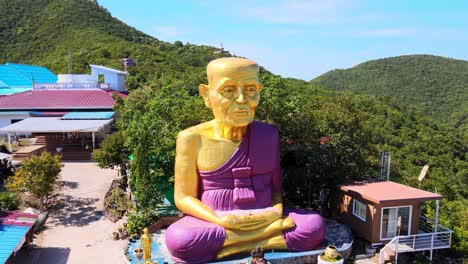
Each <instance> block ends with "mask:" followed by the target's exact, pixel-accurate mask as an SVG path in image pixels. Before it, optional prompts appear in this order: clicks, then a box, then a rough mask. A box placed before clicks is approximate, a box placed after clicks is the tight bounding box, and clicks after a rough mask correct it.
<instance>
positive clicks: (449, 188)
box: [0, 0, 468, 255]
mask: <svg viewBox="0 0 468 264" xmlns="http://www.w3.org/2000/svg"><path fill="white" fill-rule="evenodd" d="M214 50H215V48H214V47H209V46H195V45H190V44H183V43H181V42H180V41H176V42H174V43H167V42H164V41H162V40H158V39H156V38H153V37H151V36H148V35H145V34H144V33H142V32H140V31H138V30H136V29H134V28H132V27H129V26H127V25H126V24H124V23H123V22H121V21H119V20H118V19H115V18H113V17H112V16H111V14H110V13H109V12H108V11H106V10H105V9H104V8H102V7H100V6H98V5H97V4H96V3H95V2H94V1H90V0H0V63H4V62H7V61H11V62H16V63H31V64H37V65H43V66H46V67H48V68H50V69H51V70H52V71H54V72H55V73H67V72H68V67H67V55H68V52H70V53H71V54H72V65H73V72H74V73H83V72H86V71H88V70H89V69H88V67H87V64H103V65H107V66H110V67H114V68H119V67H120V59H121V58H123V57H130V58H133V59H134V60H135V61H136V63H137V66H136V67H134V68H131V69H130V70H129V73H130V76H129V77H128V78H127V88H128V90H129V91H130V94H129V96H128V97H127V99H126V100H125V101H123V102H120V101H119V103H118V104H117V106H116V109H115V110H116V112H117V114H118V115H119V116H120V119H118V122H117V128H118V129H119V130H120V131H121V132H122V134H123V135H124V136H125V141H126V146H127V147H128V148H129V150H130V151H132V152H133V153H134V156H135V160H134V162H133V164H132V170H133V172H132V177H133V179H135V178H137V177H138V178H137V180H136V181H134V182H136V183H138V182H140V183H141V184H142V185H143V188H142V190H146V193H144V194H141V193H140V194H139V193H138V191H136V192H135V193H136V194H138V195H136V196H135V197H138V199H140V198H141V199H146V198H147V199H149V200H150V201H149V202H148V201H147V202H148V204H150V202H151V200H157V197H159V196H158V192H159V191H160V190H159V187H161V185H158V187H157V188H156V187H154V188H151V187H150V186H151V184H155V183H158V184H161V183H162V182H163V183H165V184H166V185H167V183H168V182H169V183H170V180H171V177H172V175H173V169H174V151H175V136H176V134H177V132H178V131H180V130H182V129H184V128H186V127H188V126H191V125H194V124H197V123H199V122H202V121H205V120H207V119H208V118H210V113H209V110H207V109H206V108H205V107H204V105H203V103H202V100H201V99H200V98H199V97H198V92H197V90H198V85H199V84H200V83H206V76H205V66H206V64H207V63H208V62H209V61H210V60H212V59H215V58H217V57H219V56H221V55H219V54H214V53H213V51H214ZM240 55H242V54H240ZM222 56H230V54H224V55H222ZM400 58H401V60H402V62H400V64H399V63H396V64H395V65H394V63H388V65H387V64H385V65H387V66H385V67H384V66H382V64H381V63H378V62H379V61H375V62H369V63H370V64H373V63H377V65H378V66H375V67H374V66H372V67H369V69H368V70H362V72H361V71H358V72H359V73H356V74H355V75H353V76H354V77H353V78H350V79H349V80H345V78H344V77H343V78H341V75H340V74H341V72H343V76H347V75H346V74H345V73H346V72H347V71H336V72H338V73H340V74H338V75H336V76H339V77H336V78H335V79H336V80H339V81H340V82H338V81H337V83H340V85H337V86H338V87H345V86H346V85H348V84H349V85H354V83H357V81H361V80H363V79H365V80H367V79H366V78H369V80H371V79H372V80H374V79H376V80H380V79H378V78H370V77H369V76H382V75H383V73H382V72H386V71H384V70H382V69H381V68H383V69H386V68H388V69H391V71H390V70H388V72H389V73H390V72H391V73H395V74H396V73H398V74H397V76H399V77H398V78H392V77H391V76H390V75H389V76H387V77H386V78H384V79H383V80H385V81H383V80H382V81H381V83H382V84H381V86H379V87H381V88H379V89H382V90H384V88H383V87H384V85H383V84H386V83H387V82H388V83H392V84H393V83H395V84H394V86H392V87H395V88H392V89H390V88H389V89H388V90H389V91H394V90H397V88H398V89H400V88H401V89H402V91H401V92H399V93H398V94H400V93H402V94H406V93H405V92H406V91H407V90H408V91H410V90H411V91H413V90H414V89H416V88H414V89H413V88H411V89H410V88H408V87H418V88H417V89H422V88H421V87H422V86H421V82H422V80H425V79H428V80H427V81H425V83H434V84H446V83H449V84H450V85H446V86H440V87H442V88H438V89H435V91H437V92H438V93H437V95H439V96H438V97H437V100H439V99H440V98H446V97H444V96H445V95H446V94H450V95H451V96H450V97H447V98H446V99H444V101H443V102H444V103H446V102H449V101H450V100H458V101H456V102H458V105H457V104H455V103H453V104H452V103H450V105H455V106H456V107H454V108H453V109H450V108H449V107H446V105H447V104H444V107H446V108H441V109H442V110H440V112H444V111H445V112H444V113H450V115H454V116H455V117H457V118H458V120H460V122H461V123H462V121H461V120H463V118H462V115H460V114H463V111H462V109H463V108H462V105H463V104H465V109H466V99H465V100H462V99H461V98H463V96H465V98H466V92H465V93H463V91H464V90H463V87H466V86H463V85H464V84H466V81H465V83H462V82H461V81H460V80H461V78H462V77H457V76H466V75H463V73H462V71H461V70H460V67H462V66H459V64H460V65H463V67H466V64H465V62H462V61H454V60H448V59H440V58H438V57H433V56H422V57H421V58H423V59H427V60H429V61H432V60H435V61H437V63H436V62H434V65H432V66H431V67H430V68H428V69H426V68H421V67H419V66H420V64H418V63H416V62H411V60H410V61H406V60H404V59H405V57H400ZM410 58H413V57H410ZM414 58H415V59H416V60H418V61H419V59H418V58H420V56H416V57H414ZM387 60H393V59H387ZM439 60H440V61H439ZM444 63H445V64H444ZM363 65H365V64H363ZM418 65H419V66H418ZM361 66H362V65H361ZM361 66H358V67H361ZM366 67H367V66H366ZM418 67H419V68H418ZM400 68H402V69H400ZM416 68H418V69H420V72H424V76H426V77H425V78H421V77H420V75H418V74H417V71H414V69H416ZM437 68H440V71H437ZM366 69H367V68H366ZM372 69H373V70H372ZM404 69H406V70H404ZM453 72H456V73H457V74H459V75H453ZM466 72H467V73H468V71H466ZM371 73H372V74H371ZM327 75H330V76H335V75H334V72H331V73H328V74H326V75H324V76H322V77H319V78H318V79H316V80H314V81H313V82H312V83H311V82H305V81H302V80H296V79H285V78H281V77H280V76H276V75H274V74H271V73H270V72H268V71H267V70H266V69H263V68H262V70H261V81H262V83H263V84H264V89H263V91H262V102H261V104H260V106H259V109H258V114H257V117H258V118H259V119H260V120H264V121H266V122H269V123H273V124H275V125H277V126H279V127H280V131H281V138H282V167H283V175H284V177H283V181H284V184H283V186H284V189H285V201H286V202H288V203H291V204H292V205H293V206H301V207H314V206H316V204H317V200H318V197H319V195H318V192H319V191H320V190H322V189H327V188H328V189H333V188H334V186H335V185H336V184H337V183H340V182H343V181H345V180H355V179H366V178H368V177H370V176H376V175H377V174H378V172H379V168H378V165H379V157H380V155H379V152H380V151H381V150H387V151H389V152H390V153H391V154H392V162H393V164H392V175H391V177H392V180H394V181H398V182H402V183H405V184H408V185H412V186H415V187H417V186H418V183H417V181H416V177H417V175H418V174H419V171H420V169H421V168H422V166H423V165H425V164H429V165H430V166H431V169H430V170H429V173H428V175H427V178H426V179H425V180H424V182H423V183H422V185H421V186H420V188H422V189H425V190H428V191H434V190H435V188H437V190H438V191H439V192H440V193H441V194H442V195H443V196H444V201H443V202H442V208H441V223H443V224H445V225H447V226H448V227H450V228H454V229H455V231H456V232H455V234H454V238H455V242H454V244H453V245H454V247H455V248H456V250H457V252H458V253H461V254H465V255H466V254H467V253H466V252H467V250H468V243H467V242H466V241H468V226H467V222H466V221H465V220H466V218H468V200H467V199H466V198H465V197H466V196H467V195H468V194H467V191H466V190H467V185H468V162H467V160H468V156H467V153H468V147H467V143H466V139H465V138H464V137H463V136H462V135H461V134H460V132H459V131H458V130H457V129H454V128H451V127H449V126H447V125H445V124H442V123H441V122H439V121H437V120H434V119H433V118H431V117H429V116H426V115H424V114H422V113H421V112H420V111H417V110H415V108H414V107H411V106H408V105H404V104H402V103H401V102H399V101H397V100H395V99H393V98H391V97H373V96H368V95H356V94H352V93H336V92H334V91H330V90H328V89H322V88H321V87H319V86H317V84H320V85H323V86H325V87H327V88H334V86H333V85H331V84H330V83H332V81H330V82H326V81H325V79H326V78H325V77H327ZM361 75H362V76H361ZM365 76H368V77H366V78H364V77H365ZM450 76H452V77H450ZM330 80H333V78H330ZM402 80H404V81H402ZM415 80H418V81H415ZM464 80H466V77H465V79H464ZM333 83H335V82H333ZM363 83H365V82H363ZM369 83H372V82H370V81H369ZM374 83H376V84H378V83H379V82H377V81H376V82H374ZM407 84H414V85H407ZM346 87H348V86H346ZM353 87H354V86H353ZM356 87H360V86H356ZM366 87H367V86H366ZM385 87H387V86H385ZM405 87H406V88H405ZM424 87H425V86H424ZM431 87H435V86H431ZM437 87H439V86H437ZM444 87H445V88H446V89H445V88H444ZM448 87H453V90H450V91H455V90H456V91H457V92H456V93H455V94H456V95H457V96H452V95H453V93H451V92H449V91H448ZM343 89H344V88H343ZM346 89H351V88H346ZM399 91H400V90H399ZM418 91H423V90H418ZM424 91H425V90H424ZM431 91H432V90H431ZM465 91H466V88H465ZM412 93H415V94H416V95H420V96H423V95H424V96H429V95H426V94H424V93H422V92H421V93H422V95H421V94H420V92H415V91H413V92H412ZM430 94H431V96H432V92H430ZM431 96H429V97H431ZM449 99H450V100H449ZM415 102H416V100H415ZM430 102H432V104H435V101H430ZM450 102H451V101H450ZM428 109H430V110H431V111H429V110H428V112H430V113H434V114H435V115H436V116H437V117H439V118H441V119H444V118H443V115H440V116H438V115H437V113H439V112H435V110H434V109H436V108H435V106H434V105H433V106H432V107H428ZM432 110H434V112H432ZM464 113H465V114H466V111H465V112H464ZM465 118H466V117H465ZM454 120H455V119H454ZM322 137H327V138H328V141H327V142H326V143H325V144H323V145H321V144H320V138H322ZM292 150H294V151H292ZM145 177H147V178H145ZM161 179H162V180H161ZM134 187H135V186H134ZM431 208H432V207H431V206H427V207H426V208H425V210H426V211H427V212H428V213H431Z"/></svg>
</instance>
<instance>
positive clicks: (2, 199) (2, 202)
mask: <svg viewBox="0 0 468 264" xmlns="http://www.w3.org/2000/svg"><path fill="white" fill-rule="evenodd" d="M19 205H20V199H19V196H18V194H17V193H15V192H9V191H6V192H0V211H13V210H16V209H18V206H19Z"/></svg>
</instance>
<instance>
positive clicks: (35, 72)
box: [0, 63, 57, 95]
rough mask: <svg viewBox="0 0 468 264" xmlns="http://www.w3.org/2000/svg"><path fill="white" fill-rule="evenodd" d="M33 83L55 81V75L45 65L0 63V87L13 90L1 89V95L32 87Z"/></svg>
mask: <svg viewBox="0 0 468 264" xmlns="http://www.w3.org/2000/svg"><path fill="white" fill-rule="evenodd" d="M33 81H34V82H35V83H56V82H57V76H56V75H55V74H53V73H52V72H51V71H49V70H48V69H47V68H45V67H41V66H34V65H26V64H15V63H6V64H2V65H0V87H1V88H5V87H8V88H11V89H13V90H10V91H8V90H3V91H1V92H2V93H0V94H2V95H7V94H14V93H18V92H23V91H27V90H31V89H32V84H33Z"/></svg>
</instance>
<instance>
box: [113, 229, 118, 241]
mask: <svg viewBox="0 0 468 264" xmlns="http://www.w3.org/2000/svg"><path fill="white" fill-rule="evenodd" d="M112 237H113V238H114V240H119V232H117V231H114V232H112Z"/></svg>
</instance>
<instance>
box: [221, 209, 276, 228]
mask: <svg viewBox="0 0 468 264" xmlns="http://www.w3.org/2000/svg"><path fill="white" fill-rule="evenodd" d="M280 218H281V215H280V214H279V213H278V212H274V211H270V212H266V213H262V214H255V215H238V216H237V215H226V216H224V217H222V218H220V219H219V222H218V224H219V225H221V226H223V227H224V228H226V229H232V230H240V231H249V230H255V229H258V228H261V227H263V226H266V225H269V224H271V223H273V222H274V221H276V220H278V219H280Z"/></svg>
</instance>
